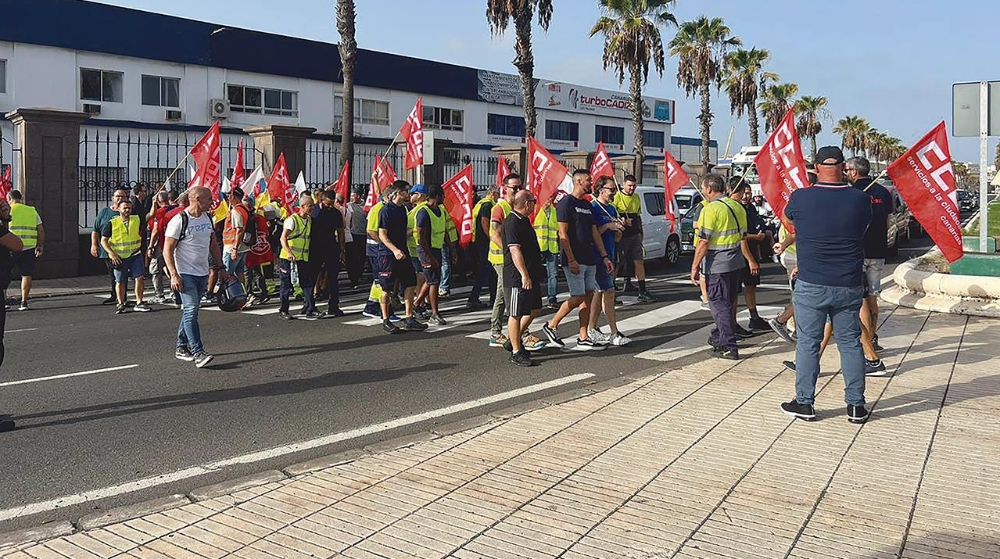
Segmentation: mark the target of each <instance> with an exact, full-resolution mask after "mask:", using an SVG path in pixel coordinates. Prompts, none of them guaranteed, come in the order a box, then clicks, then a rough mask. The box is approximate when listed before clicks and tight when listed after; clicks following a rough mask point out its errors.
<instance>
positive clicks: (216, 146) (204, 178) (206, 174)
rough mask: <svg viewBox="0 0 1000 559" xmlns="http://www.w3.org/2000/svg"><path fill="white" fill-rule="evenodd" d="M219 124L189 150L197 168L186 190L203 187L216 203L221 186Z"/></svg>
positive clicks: (213, 126)
mask: <svg viewBox="0 0 1000 559" xmlns="http://www.w3.org/2000/svg"><path fill="white" fill-rule="evenodd" d="M219 139H220V138H219V123H218V122H216V123H215V124H213V125H212V127H211V128H209V129H208V132H205V135H204V136H202V137H201V139H200V140H198V143H196V144H195V145H194V147H193V148H191V160H192V161H194V164H195V166H196V168H197V170H196V171H195V174H194V178H193V179H192V180H191V183H190V184H188V188H191V187H195V186H204V187H205V188H208V189H209V190H211V191H212V200H214V201H216V202H218V201H219V200H220V198H219V188H220V187H221V186H222V145H221V144H220V142H219Z"/></svg>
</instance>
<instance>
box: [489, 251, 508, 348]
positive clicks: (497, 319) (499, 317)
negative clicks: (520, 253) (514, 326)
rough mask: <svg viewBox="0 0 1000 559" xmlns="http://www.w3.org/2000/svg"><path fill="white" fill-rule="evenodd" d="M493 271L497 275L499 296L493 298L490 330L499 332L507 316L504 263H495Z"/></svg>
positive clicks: (495, 332)
mask: <svg viewBox="0 0 1000 559" xmlns="http://www.w3.org/2000/svg"><path fill="white" fill-rule="evenodd" d="M493 271H494V272H495V273H496V275H497V296H496V299H494V300H493V313H492V314H490V332H491V333H493V334H499V333H500V331H501V329H502V328H503V323H504V317H505V316H507V313H506V312H504V311H505V308H506V306H507V305H506V304H505V301H504V297H506V293H504V288H503V264H494V265H493Z"/></svg>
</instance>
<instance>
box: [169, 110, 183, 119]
mask: <svg viewBox="0 0 1000 559" xmlns="http://www.w3.org/2000/svg"><path fill="white" fill-rule="evenodd" d="M183 116H184V115H183V113H181V112H180V111H175V110H168V111H167V120H180V119H181V118H182V117H183Z"/></svg>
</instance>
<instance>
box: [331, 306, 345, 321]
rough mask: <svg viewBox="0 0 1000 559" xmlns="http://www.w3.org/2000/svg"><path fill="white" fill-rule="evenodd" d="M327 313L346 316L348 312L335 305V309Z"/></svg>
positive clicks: (338, 316)
mask: <svg viewBox="0 0 1000 559" xmlns="http://www.w3.org/2000/svg"><path fill="white" fill-rule="evenodd" d="M327 314H329V315H331V316H335V317H337V318H340V317H342V316H344V315H345V314H347V313H345V312H344V311H342V310H340V308H339V307H334V308H333V309H331V310H329V311H327Z"/></svg>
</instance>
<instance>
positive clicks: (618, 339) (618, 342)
mask: <svg viewBox="0 0 1000 559" xmlns="http://www.w3.org/2000/svg"><path fill="white" fill-rule="evenodd" d="M630 343H632V338H630V337H628V336H626V335H625V334H622V333H621V332H618V333H617V334H615V336H614V337H613V338H611V345H613V346H619V347H621V346H626V345H628V344H630Z"/></svg>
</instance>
